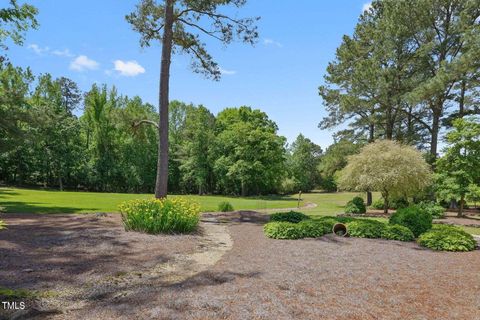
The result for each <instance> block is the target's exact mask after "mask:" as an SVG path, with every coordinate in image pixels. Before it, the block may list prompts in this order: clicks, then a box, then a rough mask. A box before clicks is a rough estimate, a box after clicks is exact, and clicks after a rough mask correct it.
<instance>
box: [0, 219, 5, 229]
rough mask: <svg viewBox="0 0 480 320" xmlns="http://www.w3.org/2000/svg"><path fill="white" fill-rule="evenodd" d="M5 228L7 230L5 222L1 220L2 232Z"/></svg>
mask: <svg viewBox="0 0 480 320" xmlns="http://www.w3.org/2000/svg"><path fill="white" fill-rule="evenodd" d="M5 228H6V224H5V222H3V221H2V220H0V230H2V229H5Z"/></svg>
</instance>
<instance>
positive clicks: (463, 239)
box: [417, 225, 477, 251]
mask: <svg viewBox="0 0 480 320" xmlns="http://www.w3.org/2000/svg"><path fill="white" fill-rule="evenodd" d="M417 242H418V244H420V245H421V246H423V247H427V248H430V249H433V250H441V251H472V250H474V249H475V246H476V245H477V243H476V241H475V239H474V238H473V236H472V235H471V234H469V233H467V232H465V231H463V230H462V229H460V228H458V227H453V226H446V225H434V226H433V228H432V229H431V230H429V231H427V232H425V233H423V234H421V235H420V237H418V240H417Z"/></svg>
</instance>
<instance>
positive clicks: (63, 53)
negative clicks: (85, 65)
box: [52, 49, 75, 58]
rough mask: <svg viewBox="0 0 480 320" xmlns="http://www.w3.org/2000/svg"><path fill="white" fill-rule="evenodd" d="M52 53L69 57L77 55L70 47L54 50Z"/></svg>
mask: <svg viewBox="0 0 480 320" xmlns="http://www.w3.org/2000/svg"><path fill="white" fill-rule="evenodd" d="M52 54H54V55H56V56H59V57H68V58H72V57H74V56H75V55H74V54H73V53H71V52H70V50H68V49H63V50H53V51H52Z"/></svg>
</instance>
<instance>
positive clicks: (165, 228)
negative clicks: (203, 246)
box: [120, 198, 200, 234]
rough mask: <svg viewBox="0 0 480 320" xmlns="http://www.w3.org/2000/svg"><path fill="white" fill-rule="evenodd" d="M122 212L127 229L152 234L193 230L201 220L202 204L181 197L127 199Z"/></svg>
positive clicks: (121, 207)
mask: <svg viewBox="0 0 480 320" xmlns="http://www.w3.org/2000/svg"><path fill="white" fill-rule="evenodd" d="M120 212H121V214H122V221H123V225H124V227H125V230H127V231H129V230H133V231H140V232H145V233H150V234H158V233H188V232H192V231H194V230H195V229H196V228H197V225H198V222H199V221H200V206H199V205H198V204H196V203H191V202H189V201H187V200H185V199H181V198H173V199H170V198H169V199H140V200H132V201H127V202H124V203H122V204H121V205H120Z"/></svg>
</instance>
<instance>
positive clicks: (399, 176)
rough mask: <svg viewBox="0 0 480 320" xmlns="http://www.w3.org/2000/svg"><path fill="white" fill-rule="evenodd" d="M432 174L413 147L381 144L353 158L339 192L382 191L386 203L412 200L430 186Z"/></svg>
mask: <svg viewBox="0 0 480 320" xmlns="http://www.w3.org/2000/svg"><path fill="white" fill-rule="evenodd" d="M430 178H431V172H430V167H429V165H428V164H427V163H426V162H425V160H424V159H423V156H422V154H421V153H420V152H419V151H417V150H415V149H414V148H413V147H411V146H406V145H401V144H399V143H397V142H394V141H390V140H378V141H377V142H374V143H370V144H368V145H366V146H365V147H363V148H362V150H361V152H360V153H359V154H357V155H353V156H351V157H349V159H348V164H347V166H346V167H345V168H344V169H343V170H342V172H341V174H340V178H339V181H338V183H339V188H340V189H343V190H351V191H363V192H365V191H367V190H370V191H378V192H380V193H381V194H382V197H383V199H384V200H385V207H384V211H385V213H387V212H388V206H389V199H391V197H395V196H411V195H414V194H415V193H416V192H418V191H421V190H422V189H423V188H425V187H427V186H428V185H429V183H430V180H431V179H430Z"/></svg>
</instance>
